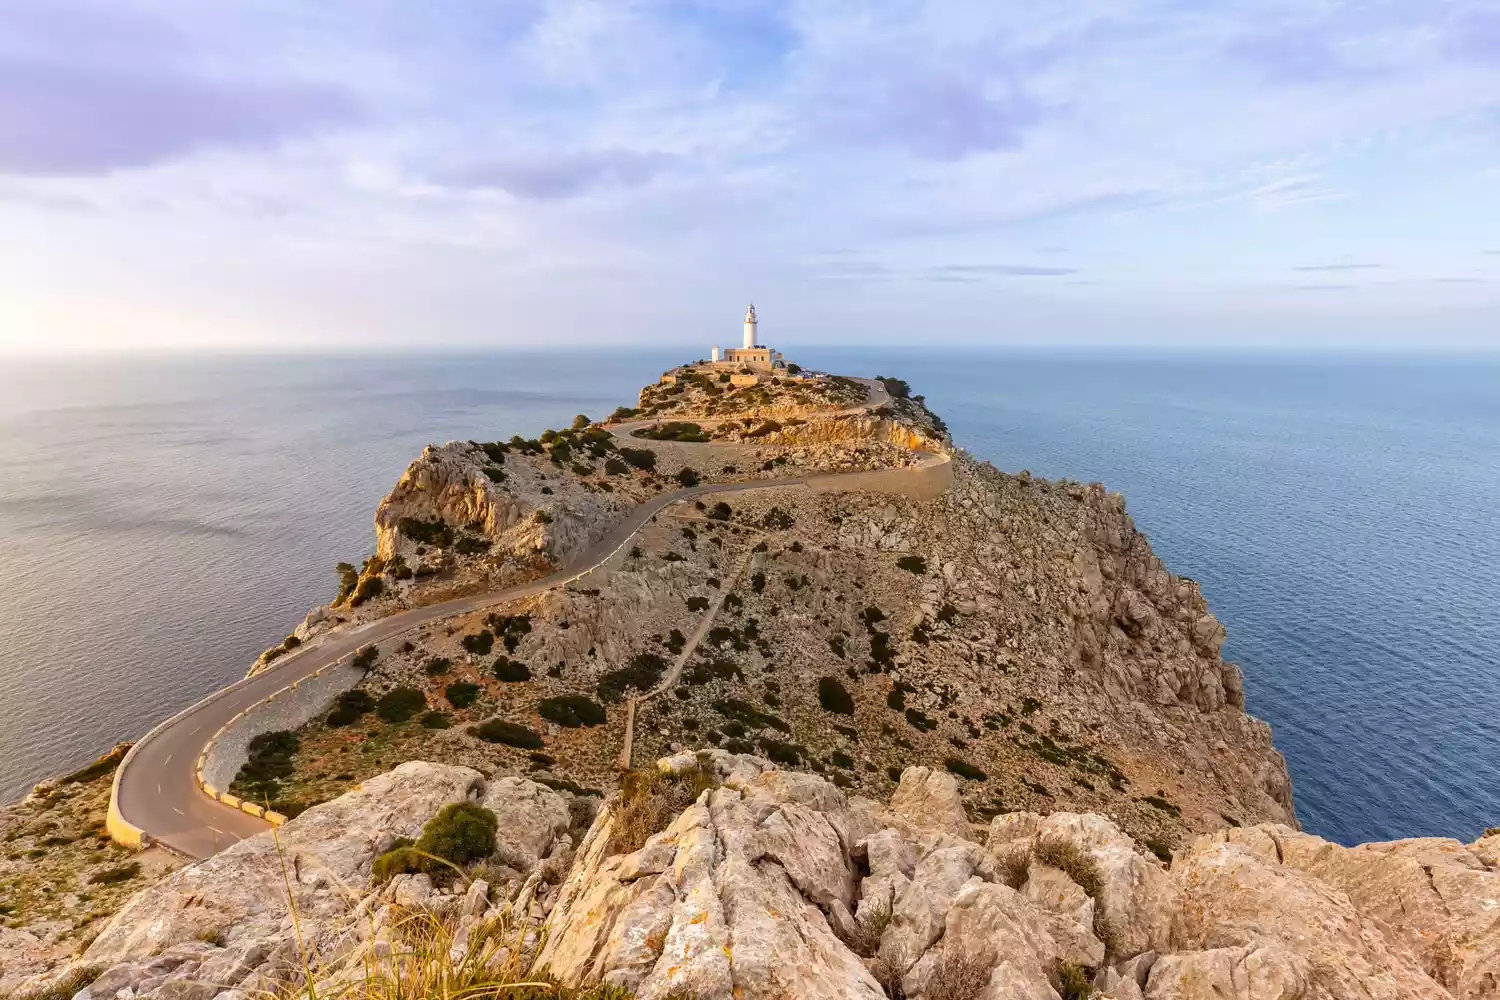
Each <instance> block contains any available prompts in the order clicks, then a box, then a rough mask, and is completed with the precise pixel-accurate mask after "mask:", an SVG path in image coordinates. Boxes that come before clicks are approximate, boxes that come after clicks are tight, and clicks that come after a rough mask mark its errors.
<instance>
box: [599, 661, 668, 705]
mask: <svg viewBox="0 0 1500 1000" xmlns="http://www.w3.org/2000/svg"><path fill="white" fill-rule="evenodd" d="M666 670H667V661H666V660H663V659H662V658H661V657H660V656H657V655H656V654H655V653H637V654H636V655H635V656H633V657H631V658H630V662H629V663H627V664H626V665H625V666H623V667H620V668H619V669H617V670H611V671H609V672H608V673H606V674H605V675H604V676H603V677H600V678H599V683H598V685H597V688H596V690H597V691H598V694H599V698H600V699H601V700H603V701H619V700H620V698H621V697H623V696H624V694H625V692H626V691H629V690H631V689H632V688H634V689H635V690H638V691H649V690H651V689H652V688H653V687H655V686H656V684H657V682H658V681H660V680H661V675H662V674H664V673H666Z"/></svg>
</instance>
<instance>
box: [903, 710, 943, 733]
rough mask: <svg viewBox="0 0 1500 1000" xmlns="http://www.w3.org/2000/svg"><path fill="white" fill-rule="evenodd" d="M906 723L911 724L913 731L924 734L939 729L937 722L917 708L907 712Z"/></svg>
mask: <svg viewBox="0 0 1500 1000" xmlns="http://www.w3.org/2000/svg"><path fill="white" fill-rule="evenodd" d="M906 721H907V722H908V723H910V724H911V727H912V728H913V729H918V730H921V731H922V732H924V733H930V732H932V731H933V730H934V729H936V728H937V723H936V722H934V721H933V720H932V719H931V718H930V717H928V716H926V715H924V714H923V713H921V712H919V711H917V710H916V709H915V708H908V709H907V710H906Z"/></svg>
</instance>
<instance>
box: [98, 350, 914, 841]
mask: <svg viewBox="0 0 1500 1000" xmlns="http://www.w3.org/2000/svg"><path fill="white" fill-rule="evenodd" d="M859 381H862V382H865V383H866V385H868V386H869V388H870V399H869V400H868V401H867V402H866V403H865V404H864V405H863V406H858V407H852V408H851V410H861V409H869V408H873V407H876V406H879V405H881V404H883V403H885V402H887V401H888V400H889V397H888V396H887V395H886V393H885V389H884V387H882V386H880V385H879V383H876V382H874V381H873V380H868V379H860V380H859ZM641 423H644V422H632V423H630V424H622V425H620V427H619V428H618V430H620V431H626V430H628V429H631V428H634V427H636V426H639V425H640V424H641ZM622 436H624V435H622ZM645 443H647V444H649V442H645ZM846 475H858V473H846ZM809 478H824V479H826V478H829V477H826V476H816V475H814V476H791V477H786V478H778V479H754V480H746V481H743V482H733V483H704V484H701V485H699V486H694V487H690V488H686V489H678V490H673V491H671V492H670V493H663V494H661V495H660V496H656V497H653V498H651V499H650V500H647V501H645V502H643V503H641V504H640V505H638V506H636V507H635V508H633V509H632V510H631V511H630V512H629V513H628V514H626V515H625V517H624V518H623V519H622V520H621V522H620V523H619V524H617V525H615V526H613V527H612V528H610V530H609V531H608V532H606V533H605V535H604V536H603V537H602V538H600V539H599V540H598V541H597V542H595V543H594V544H593V545H591V546H590V547H589V548H588V549H587V550H586V551H585V552H583V553H581V554H580V555H579V556H578V557H576V558H575V559H574V560H573V561H572V562H571V564H570V565H569V566H568V567H567V568H565V569H562V570H559V571H558V572H556V573H552V574H549V575H548V576H545V577H542V578H541V579H539V580H535V581H532V582H531V583H527V584H522V585H520V586H516V587H508V588H506V589H505V590H500V591H492V592H490V593H486V594H475V595H471V596H468V597H461V598H455V599H454V600H451V601H445V602H443V603H441V604H430V605H427V606H425V607H420V608H413V609H411V610H410V611H403V612H400V613H399V614H395V615H391V616H389V617H386V618H381V619H377V620H376V621H373V622H370V623H368V624H365V625H361V626H357V627H355V628H353V629H350V630H348V631H346V632H341V633H334V634H330V635H328V636H326V637H325V638H323V639H322V640H321V641H319V642H316V643H310V644H308V645H307V646H304V647H302V648H301V649H299V650H297V651H296V652H294V653H290V654H288V655H286V656H283V657H281V658H280V659H278V660H276V661H275V662H274V663H273V664H272V665H271V666H270V667H268V668H267V669H265V670H263V671H261V672H260V673H258V674H255V675H254V676H251V677H246V678H243V679H241V680H239V681H236V682H235V683H233V684H231V685H229V686H228V687H225V688H222V689H220V690H219V691H217V692H215V693H214V694H211V695H209V696H208V697H207V698H205V699H203V700H202V701H201V702H199V703H198V704H196V705H194V706H192V707H191V708H189V709H187V710H186V711H184V712H181V713H179V714H178V715H176V716H173V717H172V718H171V719H169V720H167V721H166V722H165V723H163V724H161V725H159V726H157V727H156V728H155V729H153V730H152V731H151V732H149V733H147V734H146V735H145V736H144V737H142V738H141V739H140V740H139V741H137V743H136V745H135V748H134V749H133V750H132V751H131V753H130V755H129V756H128V757H127V759H126V760H125V761H124V763H122V764H121V766H120V769H119V772H118V773H117V775H116V779H115V785H114V796H115V799H114V804H115V807H116V809H117V810H118V812H119V813H120V815H121V816H122V817H123V818H124V819H125V820H126V822H128V823H131V824H133V825H135V826H137V827H139V828H140V829H142V830H144V831H145V832H146V833H147V834H148V835H149V836H150V837H151V838H153V839H154V840H156V841H158V842H160V843H162V844H165V845H166V846H168V847H171V848H173V849H174V850H177V851H180V852H182V853H183V854H186V855H188V856H190V857H194V858H205V857H208V856H210V855H212V854H214V853H217V852H218V851H220V850H222V849H223V848H225V847H227V846H229V845H230V844H232V843H234V842H235V841H238V840H242V839H244V838H245V837H249V836H253V835H255V834H257V833H261V832H263V831H265V830H266V829H268V824H267V823H266V822H265V821H264V820H262V819H259V818H257V817H254V816H251V815H249V814H247V813H243V812H240V811H239V810H237V809H232V808H230V807H229V806H226V805H224V804H223V803H221V802H218V801H216V800H214V799H211V798H209V797H208V796H207V795H205V794H203V792H202V790H201V789H200V788H199V787H198V783H197V775H196V766H197V762H198V755H199V754H200V753H201V752H202V750H203V748H204V746H205V745H206V744H207V742H208V741H209V740H210V739H211V738H212V737H213V735H214V734H215V733H216V732H218V731H219V729H220V728H221V727H222V726H223V725H224V724H225V723H227V722H228V721H229V720H230V719H232V718H234V717H235V716H236V715H238V714H239V713H240V712H242V711H244V710H245V709H247V708H249V707H250V706H251V705H254V704H256V703H257V702H260V701H264V700H265V699H266V698H268V697H270V696H271V695H272V694H274V693H275V692H277V691H280V690H281V689H282V688H285V687H287V686H289V685H290V684H292V683H293V682H295V681H298V680H301V679H302V678H305V677H308V676H310V675H312V674H313V673H314V672H316V671H318V670H320V669H322V668H323V667H326V666H328V665H330V664H332V663H334V662H335V661H337V660H338V659H339V658H340V657H343V656H346V655H348V654H350V653H353V652H354V651H355V650H356V649H358V648H359V647H361V646H365V645H368V644H370V643H372V642H382V641H385V640H388V639H391V638H393V637H394V636H397V635H399V634H400V633H402V632H405V631H407V630H409V629H413V628H416V627H418V626H420V625H424V624H427V623H429V622H433V621H438V620H441V619H444V618H450V617H452V616H454V615H460V614H466V613H468V612H471V611H477V610H481V609H483V608H487V607H491V606H494V605H499V604H506V603H509V602H511V601H516V600H519V599H521V598H525V597H530V596H532V595H534V594H540V593H542V592H544V591H547V590H551V589H553V588H554V587H560V586H563V585H564V584H566V583H569V582H571V581H572V580H575V579H577V578H578V577H580V576H582V575H583V574H584V573H586V572H588V571H589V570H592V569H594V568H595V567H597V566H599V565H601V564H603V563H604V562H606V561H608V559H609V558H610V557H611V556H612V555H614V554H615V553H616V552H617V551H619V549H620V548H621V547H623V546H624V544H625V543H626V542H628V541H629V540H630V539H631V538H632V537H633V536H634V535H635V533H636V532H637V531H639V530H640V528H641V527H642V526H643V525H644V524H645V523H646V522H647V521H648V520H650V519H651V517H653V516H654V515H655V514H656V513H658V512H659V511H661V510H662V509H663V508H664V507H666V506H668V505H669V504H672V503H674V502H677V501H680V500H689V499H692V498H693V497H695V496H700V495H702V494H706V493H731V492H738V491H741V490H754V489H765V488H767V487H775V486H799V485H805V484H806V482H807V480H808V479H809Z"/></svg>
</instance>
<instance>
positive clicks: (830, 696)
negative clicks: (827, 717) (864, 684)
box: [818, 677, 854, 715]
mask: <svg viewBox="0 0 1500 1000" xmlns="http://www.w3.org/2000/svg"><path fill="white" fill-rule="evenodd" d="M818 704H820V705H822V706H823V707H824V708H825V709H827V710H828V711H830V712H836V713H838V714H839V715H853V714H854V699H853V698H852V697H850V695H849V690H848V688H846V687H844V685H843V684H840V683H839V680H838V678H837V677H820V678H818Z"/></svg>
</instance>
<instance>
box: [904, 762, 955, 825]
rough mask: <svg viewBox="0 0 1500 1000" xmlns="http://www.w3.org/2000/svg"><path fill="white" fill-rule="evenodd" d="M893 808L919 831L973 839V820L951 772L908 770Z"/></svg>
mask: <svg viewBox="0 0 1500 1000" xmlns="http://www.w3.org/2000/svg"><path fill="white" fill-rule="evenodd" d="M890 808H891V812H893V813H895V814H896V815H897V816H899V817H901V818H902V819H904V820H905V821H906V822H908V823H910V824H911V825H912V826H914V827H917V828H918V829H923V830H934V831H937V832H940V833H947V834H951V835H953V836H955V837H964V838H967V837H968V836H969V817H968V814H967V813H965V812H964V803H963V799H962V798H960V797H959V794H958V781H957V779H955V778H954V777H953V775H951V774H949V773H948V772H947V771H938V770H934V769H933V768H930V767H908V768H907V769H906V770H904V771H902V772H901V783H900V784H899V785H898V786H897V788H896V793H895V794H894V795H892V796H891V806H890Z"/></svg>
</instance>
